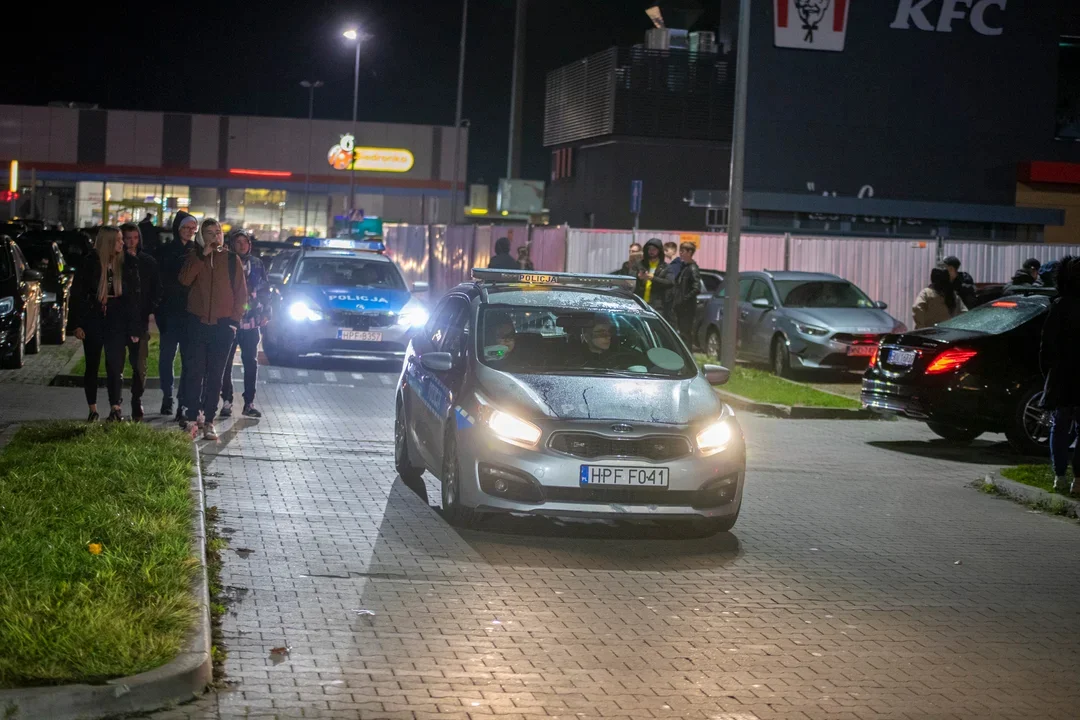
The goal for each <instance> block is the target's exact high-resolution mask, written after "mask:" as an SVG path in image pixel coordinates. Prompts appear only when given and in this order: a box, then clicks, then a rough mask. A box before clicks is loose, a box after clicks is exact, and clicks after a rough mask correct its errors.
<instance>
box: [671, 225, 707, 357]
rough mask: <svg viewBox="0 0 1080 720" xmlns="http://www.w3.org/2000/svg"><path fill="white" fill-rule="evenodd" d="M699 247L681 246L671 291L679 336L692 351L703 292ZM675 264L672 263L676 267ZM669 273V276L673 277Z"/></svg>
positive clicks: (684, 244) (687, 243) (690, 244)
mask: <svg viewBox="0 0 1080 720" xmlns="http://www.w3.org/2000/svg"><path fill="white" fill-rule="evenodd" d="M695 252H697V247H696V246H695V245H694V243H690V242H684V243H683V244H682V245H680V246H679V271H678V274H677V275H676V276H675V286H674V288H673V289H672V291H671V296H672V303H671V305H672V309H673V311H674V316H675V323H676V324H675V327H676V328H677V329H678V331H679V336H680V337H681V338H682V339H683V342H684V343H686V347H688V348H690V349H691V350H692V349H693V347H694V318H695V317H696V316H697V296H698V293H699V292H701V270H700V268H698V264H697V262H695V261H694V253H695ZM674 265H675V263H672V267H674ZM671 274H672V273H671V271H670V270H669V271H668V275H671Z"/></svg>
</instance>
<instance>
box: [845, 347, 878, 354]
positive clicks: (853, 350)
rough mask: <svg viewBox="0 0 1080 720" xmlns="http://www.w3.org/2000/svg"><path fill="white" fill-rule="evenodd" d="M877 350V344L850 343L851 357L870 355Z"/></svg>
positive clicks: (849, 352)
mask: <svg viewBox="0 0 1080 720" xmlns="http://www.w3.org/2000/svg"><path fill="white" fill-rule="evenodd" d="M875 350H877V345H848V349H847V354H848V356H849V357H870V356H871V355H873V354H874V351H875Z"/></svg>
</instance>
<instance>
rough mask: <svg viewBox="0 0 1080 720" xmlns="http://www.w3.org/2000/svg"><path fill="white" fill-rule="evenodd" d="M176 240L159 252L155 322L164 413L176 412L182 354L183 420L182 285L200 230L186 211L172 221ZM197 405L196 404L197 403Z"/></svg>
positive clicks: (179, 414)
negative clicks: (175, 364) (176, 372)
mask: <svg viewBox="0 0 1080 720" xmlns="http://www.w3.org/2000/svg"><path fill="white" fill-rule="evenodd" d="M172 230H173V240H172V242H170V243H167V244H165V245H162V246H161V247H160V249H159V250H158V270H159V272H160V277H161V283H160V285H161V303H160V304H159V305H158V308H157V312H155V313H154V319H155V320H156V321H157V326H158V331H159V332H160V333H161V337H160V338H159V341H160V350H159V353H160V354H159V356H158V375H159V376H160V377H161V393H162V396H163V397H162V399H161V414H162V415H171V414H172V412H173V384H174V383H173V379H174V378H173V361H174V360H175V359H176V352H177V350H179V351H180V378H179V382H177V383H176V421H177V422H180V421H181V420H183V419H184V406H185V402H186V398H185V396H184V375H185V373H186V372H187V366H188V361H187V337H188V327H187V324H188V311H187V302H188V288H187V287H186V286H184V285H182V284H181V283H180V269H181V268H182V267H183V266H184V260H185V259H186V258H187V253H188V249H189V248H190V247H191V243H192V242H194V240H195V235H196V233H198V231H199V221H198V220H196V219H195V216H194V215H190V214H188V213H186V212H184V211H183V210H180V211H179V212H177V213H176V217H174V218H173V222H172ZM196 404H197V403H196Z"/></svg>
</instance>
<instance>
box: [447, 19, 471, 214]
mask: <svg viewBox="0 0 1080 720" xmlns="http://www.w3.org/2000/svg"><path fill="white" fill-rule="evenodd" d="M468 24H469V0H462V2H461V40H460V43H459V44H460V47H459V49H458V76H457V106H456V109H455V110H454V180H453V183H452V184H451V191H450V192H451V195H450V224H451V225H453V224H454V223H455V222H456V221H457V220H458V219H459V218H458V168H459V166H460V164H461V97H462V94H463V93H464V92H465V30H466V28H467V27H468Z"/></svg>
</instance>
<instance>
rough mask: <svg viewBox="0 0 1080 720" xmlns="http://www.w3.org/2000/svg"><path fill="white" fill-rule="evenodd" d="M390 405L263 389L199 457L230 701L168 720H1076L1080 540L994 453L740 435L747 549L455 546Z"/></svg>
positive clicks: (905, 442) (344, 394) (599, 530)
mask: <svg viewBox="0 0 1080 720" xmlns="http://www.w3.org/2000/svg"><path fill="white" fill-rule="evenodd" d="M50 391H51V392H52V393H56V392H66V393H76V394H75V395H74V396H71V395H68V396H66V397H67V398H68V399H67V400H66V402H68V403H69V404H72V406H73V407H74V408H75V409H80V402H79V401H80V400H81V398H80V397H79V396H78V394H77V393H78V391H70V390H67V391H58V390H53V389H50ZM7 392H8V389H7V388H4V389H0V398H3V399H6V398H7V397H8V396H7V394H6V393H7ZM61 399H62V396H59V395H51V396H50V399H49V402H51V403H53V404H54V405H56V406H57V407H58V406H59V405H60V404H61ZM392 399H393V397H392V391H391V389H390V388H380V387H368V388H350V387H334V386H330V385H316V384H296V385H287V384H266V385H265V386H262V387H260V403H261V407H262V409H263V410H264V412H265V413H266V416H265V417H264V418H263V419H262V420H260V421H253V420H247V419H242V420H238V421H236V422H235V423H234V424H233V425H232V426H231V428H230V429H229V430H228V431H227V432H226V433H225V436H224V437H223V440H222V442H220V443H218V444H216V445H211V444H206V443H201V445H202V446H203V451H204V458H205V464H206V467H205V472H206V476H207V481H208V483H209V486H210V487H209V491H208V500H209V502H210V503H211V504H214V505H216V506H218V508H219V509H220V511H221V520H220V523H219V528H220V530H221V532H222V533H223V534H224V535H225V536H226V537H228V538H229V540H230V549H229V551H227V552H226V557H225V563H224V574H223V582H224V585H225V586H226V587H227V592H228V595H229V597H230V602H229V604H228V609H227V613H226V616H225V619H224V628H223V629H224V633H225V644H226V646H227V648H228V651H229V656H228V660H227V662H226V672H227V676H228V679H229V681H230V685H229V687H228V688H227V689H225V690H222V691H221V692H218V693H215V694H212V695H209V696H207V697H205V698H203V699H201V700H199V701H197V702H195V703H191V704H188V705H184V706H181V707H179V708H176V709H173V710H170V711H165V712H160V713H155V714H154V715H153V718H154V719H155V720H195V719H203V718H206V719H215V720H216V719H219V718H220V719H232V718H292V717H322V718H364V719H368V718H371V719H378V718H411V719H415V718H472V719H473V720H475V719H476V718H493V717H498V718H601V717H602V718H652V717H680V718H681V717H686V718H712V719H715V720H754V719H755V718H756V719H759V720H766V719H769V718H846V719H854V718H858V719H860V720H865V719H866V718H991V717H992V718H1075V717H1078V715H1080V711H1078V703H1080V682H1078V681H1080V669H1078V667H1080V645H1078V643H1077V641H1076V637H1077V632H1078V631H1080V606H1078V603H1077V600H1076V598H1077V595H1078V591H1080V577H1078V570H1080V552H1078V551H1080V527H1077V525H1076V523H1073V522H1068V521H1064V520H1061V519H1058V518H1054V517H1048V516H1045V515H1040V514H1036V513H1032V512H1029V511H1027V510H1026V509H1025V508H1023V507H1021V506H1018V505H1015V504H1013V503H1010V502H1007V501H1003V500H999V499H996V498H993V497H990V496H987V495H983V494H980V493H978V492H976V491H974V490H972V489H971V488H969V487H967V483H969V482H970V481H971V480H973V479H975V478H977V477H980V476H981V475H982V474H983V473H984V472H990V471H994V470H996V469H997V468H998V467H1000V466H1001V465H1003V464H1008V463H1009V462H1010V460H1011V457H1010V456H1009V455H1008V454H1007V453H1006V452H1004V451H1003V450H1002V449H1001V448H1000V447H999V446H998V445H997V444H995V443H992V442H983V443H979V444H977V445H976V446H975V448H974V449H972V450H957V449H953V448H948V447H946V446H944V445H942V444H939V443H937V442H933V441H931V440H930V438H931V437H932V436H931V435H930V433H929V431H927V430H925V429H924V428H922V427H921V426H919V425H916V424H914V423H906V422H895V423H871V422H860V421H856V422H842V421H837V422H829V421H802V422H799V421H790V420H771V419H764V418H757V417H750V416H747V417H743V418H742V421H743V424H744V427H745V430H746V435H747V440H748V446H749V456H750V472H749V475H748V484H747V489H746V496H745V502H744V507H743V516H742V518H741V519H740V521H739V524H738V525H737V526H736V528H735V531H734V532H733V533H730V534H724V535H720V536H717V537H715V538H710V539H704V540H682V539H676V538H673V537H671V536H669V535H667V534H666V533H664V532H663V531H660V530H655V529H650V528H647V527H643V526H635V525H626V524H623V525H608V524H591V523H558V522H554V521H550V520H522V519H512V518H511V519H499V520H497V521H493V522H490V523H489V524H488V526H487V527H486V528H485V530H482V531H472V532H462V533H459V532H457V531H455V530H454V529H452V528H450V527H449V526H447V525H446V524H445V523H444V522H443V520H442V519H441V517H440V516H439V514H438V512H437V510H436V509H434V508H432V507H431V506H430V505H429V504H428V503H427V502H425V500H423V499H421V497H420V496H418V495H417V494H416V493H414V492H413V491H411V490H409V489H408V488H406V487H405V486H404V485H403V484H402V483H401V482H400V481H399V480H396V478H395V475H394V471H393V467H392V464H393V463H392V414H393V403H392ZM2 414H3V413H0V415H2ZM992 440H997V438H992ZM428 494H429V496H430V497H431V498H432V499H433V500H435V499H437V497H438V496H437V486H436V484H435V483H434V481H431V482H429V483H428ZM358 610H370V611H372V612H373V613H374V615H367V614H360V613H357V612H356V611H358ZM281 646H290V647H291V650H290V652H289V654H288V655H287V656H276V655H271V653H270V650H271V649H272V648H275V647H281Z"/></svg>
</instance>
